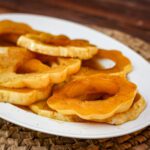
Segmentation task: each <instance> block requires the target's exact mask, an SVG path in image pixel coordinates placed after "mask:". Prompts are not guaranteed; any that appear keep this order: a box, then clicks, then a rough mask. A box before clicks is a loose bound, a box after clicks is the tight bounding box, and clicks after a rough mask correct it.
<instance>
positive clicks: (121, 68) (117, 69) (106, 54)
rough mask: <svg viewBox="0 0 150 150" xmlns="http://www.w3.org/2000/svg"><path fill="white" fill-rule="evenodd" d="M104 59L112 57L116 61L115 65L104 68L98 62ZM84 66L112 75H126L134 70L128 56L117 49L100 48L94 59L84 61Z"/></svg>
mask: <svg viewBox="0 0 150 150" xmlns="http://www.w3.org/2000/svg"><path fill="white" fill-rule="evenodd" d="M102 59H110V60H112V61H113V62H114V63H115V65H114V66H113V67H112V68H108V69H106V68H103V67H102V66H101V64H100V63H99V62H98V61H99V60H102ZM83 66H84V67H87V68H88V69H89V71H90V70H91V71H92V70H95V71H97V72H99V73H107V74H111V75H121V76H124V75H126V74H127V73H129V72H130V71H131V70H132V65H131V62H130V60H129V59H128V58H127V57H125V56H124V55H123V54H122V53H121V52H119V51H116V50H102V49H100V50H99V51H98V53H97V54H96V55H95V56H94V57H93V58H92V59H89V60H85V61H83ZM91 71H90V72H91Z"/></svg>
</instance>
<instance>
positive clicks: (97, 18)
mask: <svg viewBox="0 0 150 150" xmlns="http://www.w3.org/2000/svg"><path fill="white" fill-rule="evenodd" d="M2 12H26V13H35V14H43V15H47V16H54V17H58V18H63V19H68V20H72V21H76V22H79V23H82V24H86V25H89V26H93V25H94V26H97V27H99V26H102V27H109V28H112V29H117V30H120V31H123V32H127V33H129V34H131V35H133V36H136V37H139V38H141V39H143V40H145V41H148V42H149V41H150V0H132V1H131V0H125V1H120V0H57V1H56V0H30V1H25V0H13V1H12V0H5V1H1V0H0V13H2Z"/></svg>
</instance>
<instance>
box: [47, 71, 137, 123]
mask: <svg viewBox="0 0 150 150" xmlns="http://www.w3.org/2000/svg"><path fill="white" fill-rule="evenodd" d="M97 93H107V94H108V95H111V96H109V97H108V98H106V99H98V100H97V99H96V100H95V99H91V100H89V99H88V100H86V99H85V98H83V97H86V95H89V94H97ZM135 95H136V85H135V84H133V83H131V82H129V81H128V80H127V79H126V78H124V77H119V76H110V75H107V74H95V75H91V76H88V77H81V78H76V79H73V80H72V81H69V82H68V83H65V84H64V85H61V86H59V87H57V88H56V89H55V90H54V92H53V95H52V96H51V97H50V98H49V99H48V106H49V107H50V108H52V109H54V110H56V111H58V112H60V113H62V114H66V115H77V116H79V117H80V118H82V119H86V120H94V121H101V120H104V119H106V118H109V117H111V116H113V115H114V114H116V113H121V112H124V111H127V110H128V109H129V108H130V107H131V105H132V103H133V100H134V97H135Z"/></svg>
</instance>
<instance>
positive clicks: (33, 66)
mask: <svg viewBox="0 0 150 150" xmlns="http://www.w3.org/2000/svg"><path fill="white" fill-rule="evenodd" d="M7 49H8V50H9V53H10V54H12V53H13V52H16V53H19V54H20V53H21V52H18V51H23V52H24V51H25V50H26V49H24V48H18V49H16V48H15V47H14V48H7ZM14 49H15V51H14ZM0 50H1V51H2V52H4V51H6V48H2V49H0ZM23 52H22V53H21V54H22V55H23V54H24V55H25V54H26V51H25V52H24V53H23ZM27 52H28V51H27ZM10 54H9V55H8V56H7V55H6V56H5V55H4V54H2V56H0V60H5V59H6V58H8V57H9V59H10V60H12V62H11V61H10V62H11V64H9V63H5V64H0V86H2V87H6V88H25V87H28V88H35V89H39V88H46V87H47V86H48V85H50V84H53V83H60V82H63V81H64V80H65V79H66V78H67V77H68V75H71V74H74V73H76V72H78V70H79V69H80V65H81V60H79V59H73V58H57V62H55V63H56V64H57V65H56V66H54V67H53V66H49V64H48V65H46V64H44V63H43V62H41V61H40V60H38V59H36V58H34V57H33V58H32V57H31V56H32V55H31V56H30V55H29V54H30V51H29V54H28V53H27V54H28V55H29V56H30V57H29V56H28V55H27V54H26V55H27V56H26V57H27V58H28V57H29V58H30V59H29V60H27V58H26V57H25V56H24V57H25V58H24V61H23V60H22V61H23V62H21V63H20V59H19V56H18V55H19V54H18V55H17V54H16V55H15V56H13V55H10ZM14 57H18V59H19V60H18V61H17V62H16V61H14V62H13V58H14ZM20 57H21V56H20ZM21 58H22V57H21ZM49 60H50V62H51V63H54V62H53V60H51V58H49ZM2 62H4V61H2ZM13 63H14V64H13ZM12 64H13V68H12ZM9 66H11V67H9ZM18 70H19V71H18ZM20 70H21V71H20ZM22 71H23V72H22Z"/></svg>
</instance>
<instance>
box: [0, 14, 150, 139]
mask: <svg viewBox="0 0 150 150" xmlns="http://www.w3.org/2000/svg"><path fill="white" fill-rule="evenodd" d="M2 19H11V20H14V21H21V22H25V23H28V24H30V25H31V26H32V27H34V28H35V29H39V30H43V31H47V32H51V33H54V34H66V35H68V36H70V37H71V38H83V39H88V40H90V41H91V42H92V43H94V44H96V45H97V46H99V47H103V48H106V49H118V50H120V51H121V52H123V53H124V55H126V56H127V57H129V58H130V59H131V61H132V63H133V67H134V70H133V72H132V73H130V75H129V78H130V80H131V81H133V82H135V83H136V84H137V85H138V89H139V91H140V93H141V94H142V95H143V96H144V98H145V99H146V101H147V107H146V109H145V110H144V112H143V113H142V114H141V115H140V117H138V119H136V120H134V121H130V122H127V123H125V124H123V125H119V126H113V125H106V124H94V123H71V122H63V121H56V120H52V119H48V118H44V117H41V116H38V115H35V114H33V113H30V112H26V111H25V110H22V109H19V108H17V107H15V106H13V105H11V104H6V103H0V117H1V118H3V119H6V120H8V121H10V122H13V123H15V124H18V125H21V126H24V127H27V128H30V129H33V130H37V131H41V132H45V133H50V134H55V135H60V136H67V137H77V138H89V139H93V138H108V137H115V136H120V135H124V134H128V133H131V132H134V131H137V130H139V129H142V128H144V127H146V126H148V125H150V66H149V63H148V62H147V61H145V60H144V59H143V58H142V57H141V56H139V55H138V54H136V53H135V52H133V51H132V50H131V49H130V48H128V47H127V46H125V45H123V44H121V43H120V42H118V41H116V40H114V39H112V38H110V37H108V36H106V35H104V34H102V33H99V32H97V31H95V30H92V29H89V28H88V27H84V26H82V25H79V24H76V23H72V22H69V21H65V20H60V19H56V18H50V17H44V16H38V15H29V14H3V15H0V20H2Z"/></svg>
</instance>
